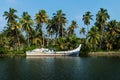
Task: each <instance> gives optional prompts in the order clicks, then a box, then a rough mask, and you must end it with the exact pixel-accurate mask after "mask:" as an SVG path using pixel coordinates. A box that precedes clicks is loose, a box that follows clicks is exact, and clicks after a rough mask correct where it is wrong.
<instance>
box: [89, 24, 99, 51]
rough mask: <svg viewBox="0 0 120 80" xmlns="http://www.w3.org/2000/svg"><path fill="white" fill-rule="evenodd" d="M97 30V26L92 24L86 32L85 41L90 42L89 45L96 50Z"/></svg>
mask: <svg viewBox="0 0 120 80" xmlns="http://www.w3.org/2000/svg"><path fill="white" fill-rule="evenodd" d="M97 30H98V28H97V27H96V26H93V27H92V28H91V30H90V31H89V32H88V34H87V42H89V43H90V44H91V47H92V46H93V50H96V45H97V44H98V42H99V39H100V35H99V33H98V32H97Z"/></svg>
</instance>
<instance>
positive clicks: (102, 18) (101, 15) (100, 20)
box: [96, 8, 110, 48]
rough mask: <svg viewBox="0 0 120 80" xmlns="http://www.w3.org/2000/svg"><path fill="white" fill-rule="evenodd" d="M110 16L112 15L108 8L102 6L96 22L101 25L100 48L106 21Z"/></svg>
mask: <svg viewBox="0 0 120 80" xmlns="http://www.w3.org/2000/svg"><path fill="white" fill-rule="evenodd" d="M109 18H110V16H109V14H108V12H107V10H106V9H103V8H100V10H99V11H98V13H97V14H96V24H97V26H98V27H99V29H100V30H101V41H100V48H101V46H102V41H103V35H104V34H103V33H104V27H105V23H106V21H107V20H108V19H109Z"/></svg>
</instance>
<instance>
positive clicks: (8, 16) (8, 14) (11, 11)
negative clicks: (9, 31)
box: [3, 8, 18, 28]
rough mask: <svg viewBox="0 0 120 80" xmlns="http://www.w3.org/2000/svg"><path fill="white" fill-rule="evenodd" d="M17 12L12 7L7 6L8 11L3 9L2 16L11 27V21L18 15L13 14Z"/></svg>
mask: <svg viewBox="0 0 120 80" xmlns="http://www.w3.org/2000/svg"><path fill="white" fill-rule="evenodd" d="M16 12H17V10H15V9H13V8H9V11H8V12H7V11H5V12H4V15H3V16H4V17H5V20H7V24H8V26H9V27H11V28H12V25H13V23H14V22H15V21H16V19H18V16H17V15H16V14H15V13H16Z"/></svg>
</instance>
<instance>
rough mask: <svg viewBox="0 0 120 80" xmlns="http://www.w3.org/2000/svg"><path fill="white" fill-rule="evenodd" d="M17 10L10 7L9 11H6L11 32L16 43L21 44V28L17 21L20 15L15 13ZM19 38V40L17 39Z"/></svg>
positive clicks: (5, 15) (5, 14) (6, 18)
mask: <svg viewBox="0 0 120 80" xmlns="http://www.w3.org/2000/svg"><path fill="white" fill-rule="evenodd" d="M16 12H17V10H15V9H13V8H9V12H7V11H5V12H4V15H3V16H4V17H5V20H7V25H8V26H9V28H10V29H9V32H11V34H13V35H12V36H13V37H14V43H18V46H19V45H20V41H19V37H18V28H20V26H19V24H18V23H17V19H18V16H17V15H16V14H15V13H16ZM16 39H17V41H16Z"/></svg>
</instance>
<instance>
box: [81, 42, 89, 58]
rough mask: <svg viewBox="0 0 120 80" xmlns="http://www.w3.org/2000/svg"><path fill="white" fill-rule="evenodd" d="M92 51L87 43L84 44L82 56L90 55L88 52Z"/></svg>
mask: <svg viewBox="0 0 120 80" xmlns="http://www.w3.org/2000/svg"><path fill="white" fill-rule="evenodd" d="M89 52H90V48H89V46H88V45H86V44H82V46H81V50H80V56H88V53H89Z"/></svg>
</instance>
